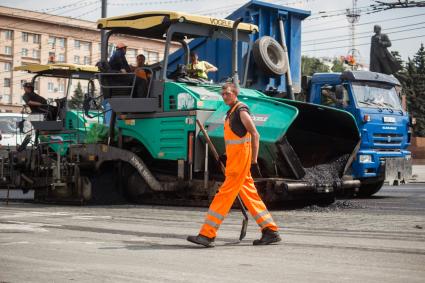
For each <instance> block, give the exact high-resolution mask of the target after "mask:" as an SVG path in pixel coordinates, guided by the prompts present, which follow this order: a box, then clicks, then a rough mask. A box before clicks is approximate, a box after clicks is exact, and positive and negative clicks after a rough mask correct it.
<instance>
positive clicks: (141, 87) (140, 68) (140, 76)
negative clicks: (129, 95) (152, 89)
mask: <svg viewBox="0 0 425 283" xmlns="http://www.w3.org/2000/svg"><path fill="white" fill-rule="evenodd" d="M136 61H137V66H136V67H135V68H134V73H135V74H136V89H135V94H136V96H137V97H146V96H147V95H148V86H149V80H150V78H151V76H152V74H151V72H150V71H149V70H147V68H146V65H145V61H146V57H145V55H143V54H139V55H137V57H136Z"/></svg>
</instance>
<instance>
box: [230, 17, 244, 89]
mask: <svg viewBox="0 0 425 283" xmlns="http://www.w3.org/2000/svg"><path fill="white" fill-rule="evenodd" d="M241 22H242V18H239V19H237V20H236V21H235V22H234V23H233V36H232V78H233V83H234V84H235V85H236V86H237V87H238V88H239V75H238V25H239V24H240V23H241Z"/></svg>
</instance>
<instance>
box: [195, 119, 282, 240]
mask: <svg viewBox="0 0 425 283" xmlns="http://www.w3.org/2000/svg"><path fill="white" fill-rule="evenodd" d="M224 139H225V143H226V154H227V162H226V172H225V177H226V178H225V180H224V182H223V184H222V185H221V187H220V189H219V191H218V193H217V194H216V195H215V197H214V199H213V201H212V203H211V205H210V207H209V210H208V212H207V215H206V217H205V222H204V225H203V226H202V227H201V231H200V232H199V234H201V235H203V236H206V237H208V238H215V237H216V235H217V230H218V229H219V227H220V224H221V223H222V222H223V220H224V218H225V217H226V215H227V213H228V212H229V210H230V209H231V207H232V205H233V202H234V201H235V199H236V197H237V196H238V194H239V195H240V197H241V199H242V202H243V203H244V205H245V206H246V208H247V209H248V211H249V212H250V214H251V215H252V216H253V217H254V219H255V221H256V222H257V224H258V225H259V226H260V228H261V229H264V228H266V227H268V228H270V229H271V230H273V231H277V230H278V227H277V225H276V223H275V222H274V221H273V218H272V216H271V214H270V213H269V211H268V210H267V207H266V205H265V204H264V202H263V201H262V200H261V198H260V196H259V195H258V192H257V189H256V188H255V185H254V180H253V179H252V177H251V172H250V170H251V155H252V148H251V136H250V134H249V133H247V134H246V135H245V136H244V137H242V138H240V137H239V136H237V135H236V134H235V133H233V131H232V130H231V129H230V126H229V121H228V119H226V121H225V123H224Z"/></svg>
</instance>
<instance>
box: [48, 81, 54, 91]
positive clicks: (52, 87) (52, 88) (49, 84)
mask: <svg viewBox="0 0 425 283" xmlns="http://www.w3.org/2000/svg"><path fill="white" fill-rule="evenodd" d="M54 88H55V86H54V85H53V83H47V91H48V92H53V91H54Z"/></svg>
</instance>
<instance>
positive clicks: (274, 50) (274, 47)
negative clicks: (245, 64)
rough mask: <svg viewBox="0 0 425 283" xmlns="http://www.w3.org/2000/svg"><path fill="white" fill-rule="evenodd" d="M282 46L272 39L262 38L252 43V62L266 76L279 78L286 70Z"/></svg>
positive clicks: (286, 64)
mask: <svg viewBox="0 0 425 283" xmlns="http://www.w3.org/2000/svg"><path fill="white" fill-rule="evenodd" d="M284 52H285V51H284V50H283V48H282V46H281V45H280V44H279V42H277V41H276V40H275V39H274V38H273V37H270V36H263V37H261V38H259V39H257V40H256V41H255V42H254V46H253V49H252V53H253V55H254V61H255V63H256V64H257V66H258V67H260V68H261V69H262V70H263V71H264V72H265V73H266V74H268V75H271V76H281V75H283V74H285V73H286V71H287V70H288V62H287V61H286V60H285V55H284Z"/></svg>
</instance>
